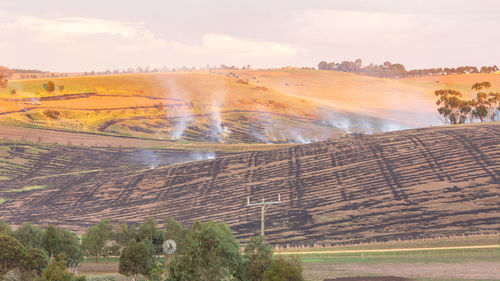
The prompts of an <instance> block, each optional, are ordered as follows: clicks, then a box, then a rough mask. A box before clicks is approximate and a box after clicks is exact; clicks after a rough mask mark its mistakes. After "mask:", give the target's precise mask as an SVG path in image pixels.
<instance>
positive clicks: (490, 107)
mask: <svg viewBox="0 0 500 281" xmlns="http://www.w3.org/2000/svg"><path fill="white" fill-rule="evenodd" d="M490 87H491V83H490V82H481V83H474V85H472V87H471V90H473V91H475V92H476V98H474V99H471V100H462V99H461V97H462V96H463V95H462V93H461V92H459V91H456V90H451V89H441V90H437V91H435V92H434V93H435V95H436V96H437V97H438V100H437V101H436V104H437V105H438V106H440V107H439V108H438V112H439V114H440V115H442V116H443V123H444V124H465V123H472V122H474V121H475V120H479V121H481V122H484V121H495V120H496V118H497V116H498V113H499V111H500V93H498V92H489V93H486V92H483V90H486V89H488V88H490Z"/></svg>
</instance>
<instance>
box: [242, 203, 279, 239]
mask: <svg viewBox="0 0 500 281" xmlns="http://www.w3.org/2000/svg"><path fill="white" fill-rule="evenodd" d="M274 204H281V196H280V194H278V201H271V202H266V200H265V199H264V198H262V202H261V203H253V204H250V197H247V206H248V207H252V206H261V211H260V235H262V236H264V214H265V213H266V211H267V209H268V208H269V207H271V205H274Z"/></svg>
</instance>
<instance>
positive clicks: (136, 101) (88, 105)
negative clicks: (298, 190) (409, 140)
mask: <svg viewBox="0 0 500 281" xmlns="http://www.w3.org/2000/svg"><path fill="white" fill-rule="evenodd" d="M48 80H49V79H30V80H15V81H11V82H10V83H9V85H8V88H7V89H0V123H2V124H7V125H15V126H30V127H37V128H50V129H59V130H66V131H73V132H89V133H96V134H106V135H115V136H127V137H130V136H132V137H139V138H145V139H155V140H172V141H181V142H209V143H270V144H271V143H309V142H313V141H322V140H327V139H332V138H338V137H341V136H343V135H344V134H346V133H374V132H385V131H394V130H400V129H405V128H417V127H427V126H433V125H439V124H440V123H441V121H440V119H439V115H438V113H437V106H436V104H435V101H436V96H435V95H434V91H435V90H437V89H441V88H451V89H455V90H459V91H461V92H462V93H464V95H465V96H466V98H471V97H472V96H471V95H472V94H473V93H472V91H471V90H470V87H471V85H472V84H473V83H475V82H482V81H490V82H491V84H492V88H491V90H492V91H500V88H499V87H500V75H498V74H467V75H465V74H464V75H446V76H432V77H419V78H405V79H384V78H375V77H368V76H363V75H357V74H352V73H344V72H337V71H318V70H307V69H280V70H269V69H261V70H220V71H211V72H203V71H200V72H186V73H182V72H180V73H177V72H175V73H148V74H123V75H108V76H83V77H68V78H50V80H51V81H53V82H54V84H55V85H56V86H57V87H56V90H55V91H53V92H47V90H46V89H44V86H43V85H44V83H47V81H48ZM61 85H62V86H64V88H59V87H58V86H61ZM59 89H62V90H59ZM14 90H15V91H14ZM13 91H14V93H13Z"/></svg>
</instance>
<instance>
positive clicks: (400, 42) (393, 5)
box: [0, 0, 500, 72]
mask: <svg viewBox="0 0 500 281" xmlns="http://www.w3.org/2000/svg"><path fill="white" fill-rule="evenodd" d="M499 14H500V1H498V0H475V1H470V0H421V1H418V0H413V1H409V0H408V1H404V0H345V1H341V0H325V1H320V0H308V1H302V0H300V1H299V0H252V1H238V0H232V1H226V0H205V1H202V0H179V1H177V0H140V1H132V0H130V1H124V0H121V1H113V0H99V1H95V0H86V1H67V0H64V1H59V0H44V1H39V0H32V1H23V0H1V1H0V65H5V66H8V67H11V68H24V69H40V70H49V71H56V72H80V71H91V70H95V71H104V70H107V69H110V70H114V69H126V68H128V67H137V66H142V67H145V66H150V67H151V68H154V67H162V66H167V67H170V68H173V67H180V66H188V67H191V66H195V67H203V66H206V65H211V66H218V65H221V64H225V65H235V66H243V65H251V66H252V67H254V68H268V67H282V66H308V67H312V66H316V65H317V64H318V62H319V61H322V60H325V61H328V62H341V61H343V60H355V59H357V58H360V59H362V60H363V64H365V65H366V64H369V63H375V64H382V63H383V62H384V61H391V62H393V63H402V64H403V65H405V66H406V68H407V69H414V68H427V67H456V66H460V65H475V66H481V65H493V64H497V65H500V52H499V51H498V50H499V48H500V32H499V30H500V17H499V16H498V15H499Z"/></svg>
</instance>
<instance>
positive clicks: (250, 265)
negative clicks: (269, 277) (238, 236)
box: [244, 236, 273, 281]
mask: <svg viewBox="0 0 500 281" xmlns="http://www.w3.org/2000/svg"><path fill="white" fill-rule="evenodd" d="M244 257H245V260H246V262H247V264H246V275H247V280H249V281H261V280H262V275H263V273H264V271H265V270H266V269H267V267H268V266H269V264H270V263H271V260H272V257H273V248H272V247H271V245H269V244H267V242H266V238H265V237H263V236H257V237H252V238H251V239H250V242H249V243H248V244H247V245H246V247H245V254H244Z"/></svg>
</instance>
